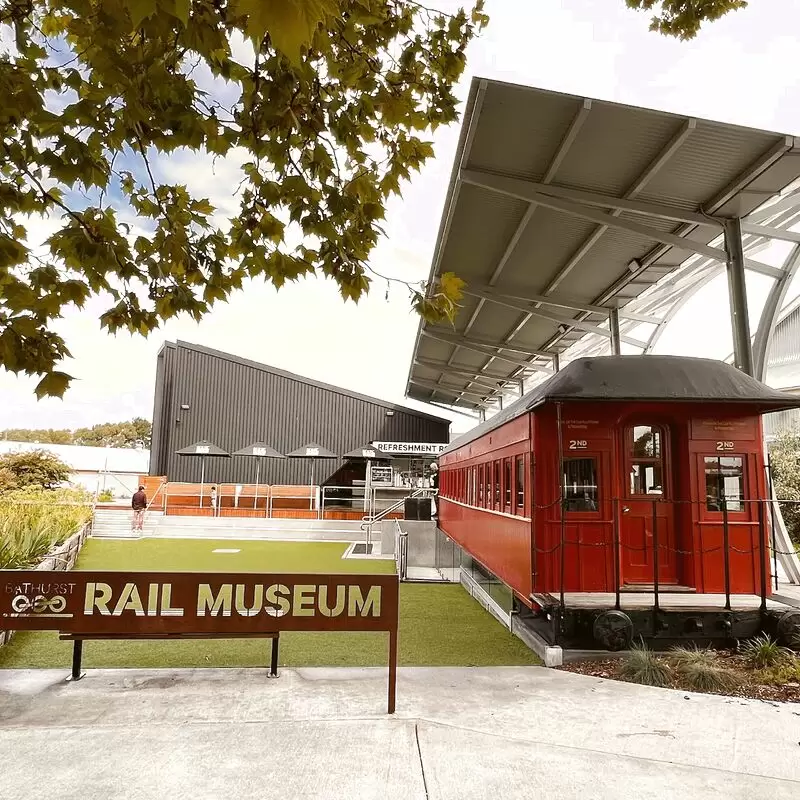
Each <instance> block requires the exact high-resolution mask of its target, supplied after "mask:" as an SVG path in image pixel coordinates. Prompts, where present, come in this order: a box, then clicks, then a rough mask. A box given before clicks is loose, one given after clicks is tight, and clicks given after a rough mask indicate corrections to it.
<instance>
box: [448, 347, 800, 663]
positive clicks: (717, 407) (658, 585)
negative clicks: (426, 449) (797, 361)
mask: <svg viewBox="0 0 800 800" xmlns="http://www.w3.org/2000/svg"><path fill="white" fill-rule="evenodd" d="M793 407H800V398H797V397H794V396H792V395H788V394H785V393H782V392H778V391H775V390H772V389H770V388H769V387H767V386H765V385H763V384H761V383H760V382H758V381H756V380H755V379H753V378H751V377H749V376H747V375H745V374H744V373H742V372H740V371H738V370H736V369H735V368H733V367H732V366H729V365H728V364H725V363H723V362H720V361H713V360H708V359H695V358H681V357H675V356H607V357H599V358H582V359H578V360H576V361H573V362H572V363H570V364H569V365H568V366H567V367H565V368H564V369H563V370H562V371H560V372H558V373H557V374H556V375H554V376H553V377H552V378H550V379H549V380H548V381H546V382H545V383H543V384H541V385H540V386H538V387H536V388H535V389H533V391H531V392H529V393H528V394H526V395H525V396H523V397H522V398H520V399H519V400H518V401H517V402H516V403H514V404H513V405H511V406H509V407H508V408H507V409H505V410H504V411H502V412H500V413H499V414H497V415H496V416H494V417H493V418H492V419H490V420H489V421H488V422H486V423H484V424H482V425H479V426H478V427H477V428H475V429H474V430H473V431H471V432H470V433H468V434H466V435H465V436H463V437H461V438H460V439H458V440H456V441H455V442H453V443H452V444H451V445H450V446H449V447H448V448H447V450H445V451H444V453H443V454H442V456H441V457H440V461H439V463H440V468H441V478H440V495H441V499H440V510H439V520H440V523H439V524H440V527H441V529H442V530H443V531H444V533H445V534H446V535H447V536H449V537H450V538H451V539H453V540H454V541H455V542H456V543H457V544H458V545H459V546H460V547H461V548H463V550H465V551H466V552H467V553H468V554H469V555H470V556H471V557H472V558H473V559H475V560H477V561H478V562H479V563H480V564H481V565H482V567H483V568H484V570H485V571H487V572H489V573H492V574H493V575H494V576H496V577H497V578H498V579H499V580H500V581H502V582H503V583H505V584H506V585H507V586H508V587H509V588H510V589H511V590H512V592H513V595H514V598H515V600H514V602H515V605H516V608H517V611H519V612H522V614H523V616H528V617H533V618H538V619H541V618H546V619H547V623H548V626H549V625H550V623H551V622H552V626H550V627H548V629H547V630H548V631H550V634H549V638H550V639H552V640H557V641H562V642H569V641H573V642H575V643H578V642H580V643H581V644H582V645H587V644H589V643H590V642H589V641H588V640H589V639H592V640H593V642H594V644H595V646H598V645H602V646H605V647H614V646H616V645H619V646H622V645H624V644H627V643H629V642H630V640H631V638H632V637H633V636H634V635H640V634H641V635H647V636H657V637H658V636H662V638H668V639H680V638H683V637H684V636H693V637H694V638H708V639H720V638H723V639H729V638H739V636H740V635H745V634H746V635H752V629H753V628H754V626H756V627H764V625H767V627H768V624H767V623H768V622H769V620H768V618H770V619H771V617H774V616H775V615H774V614H771V613H770V609H769V608H768V600H767V598H768V596H769V595H770V591H771V590H770V585H771V581H770V567H769V558H770V553H769V543H770V537H769V526H770V517H769V512H770V506H769V504H768V498H769V492H768V486H767V476H766V469H765V459H764V451H763V436H762V429H761V415H762V414H764V413H766V412H769V411H776V410H779V409H786V408H793ZM679 595H680V596H679ZM710 595H716V598H714V597H710ZM732 597H733V600H734V602H733V604H732V602H731V598H732ZM634 598H635V599H636V602H635V603H634V602H633V599H634ZM665 598H669V599H665ZM743 598H750V600H751V601H753V600H755V601H756V602H755V603H753V602H749V603H748V602H747V601H745V600H744V599H743ZM717 601H719V602H717ZM737 602H738V604H739V607H740V608H739V611H738V612H737ZM676 604H677V611H678V613H677V614H672V615H670V613H669V610H670V607H673V610H674V607H675V606H676ZM773 605H774V604H773ZM645 607H646V611H647V613H644V614H643V613H640V612H643V611H645ZM653 608H654V609H655V612H656V614H657V619H656V621H655V623H654V622H653V616H652V613H651V612H652V611H653ZM687 609H688V610H687ZM703 609H706V611H707V612H708V613H710V614H711V617H709V616H708V613H706V612H704V611H703ZM784 612H785V609H784ZM789 613H790V615H791V614H792V612H789ZM603 615H604V616H603ZM798 616H800V612H796V613H795V614H794V617H793V618H792V619H793V621H792V622H791V626H790V627H792V630H794V626H795V625H796V626H797V627H798V629H799V630H800V620H798V619H797V617H798ZM787 624H789V623H788V622H786V621H784V625H783V627H784V628H785V627H786V625H787ZM551 628H552V630H551Z"/></svg>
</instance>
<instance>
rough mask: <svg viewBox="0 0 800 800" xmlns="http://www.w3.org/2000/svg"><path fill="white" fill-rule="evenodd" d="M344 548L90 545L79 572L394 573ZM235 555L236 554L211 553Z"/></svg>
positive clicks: (201, 542)
mask: <svg viewBox="0 0 800 800" xmlns="http://www.w3.org/2000/svg"><path fill="white" fill-rule="evenodd" d="M347 547H348V545H347V544H345V543H344V542H275V541H269V542H254V541H233V540H231V539H138V540H135V541H124V540H123V541H114V540H112V539H90V540H89V541H88V542H86V544H85V545H84V548H83V550H82V551H81V554H80V558H79V559H78V564H77V569H110V570H164V571H175V572H179V571H181V572H182V571H186V572H215V571H216V572H315V573H319V572H330V573H334V572H346V573H375V572H381V573H392V572H394V571H395V565H394V561H391V560H388V559H382V558H369V559H366V558H342V556H343V555H344V552H345V550H347ZM215 550H238V551H239V552H238V553H215V552H214V551H215Z"/></svg>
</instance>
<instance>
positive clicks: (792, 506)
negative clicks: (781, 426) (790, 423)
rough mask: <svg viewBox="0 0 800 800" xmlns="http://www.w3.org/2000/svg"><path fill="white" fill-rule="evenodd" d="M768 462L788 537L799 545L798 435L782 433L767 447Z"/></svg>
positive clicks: (794, 432) (799, 453) (788, 432)
mask: <svg viewBox="0 0 800 800" xmlns="http://www.w3.org/2000/svg"><path fill="white" fill-rule="evenodd" d="M769 461H770V464H771V466H772V474H773V477H774V480H775V494H776V495H777V496H778V499H779V500H785V501H788V502H784V503H781V504H780V508H781V515H782V516H783V521H784V522H785V523H786V528H787V530H788V531H789V535H790V536H791V537H792V539H793V540H794V542H795V544H800V503H798V502H796V501H798V500H800V434H799V433H798V432H797V431H784V432H782V433H780V434H779V435H778V436H777V437H776V438H775V441H774V442H772V444H770V446H769Z"/></svg>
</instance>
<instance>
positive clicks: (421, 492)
mask: <svg viewBox="0 0 800 800" xmlns="http://www.w3.org/2000/svg"><path fill="white" fill-rule="evenodd" d="M437 492H438V490H437V489H431V488H430V487H419V488H417V489H414V490H413V491H412V492H411V494H408V495H406V496H405V497H401V498H400V499H399V500H398V501H397V502H396V503H393V504H392V505H390V506H389V507H388V508H384V509H383V511H381V512H379V513H378V514H372V515H371V516H370V515H367V516H365V517H364V518H363V519H362V520H361V530H362V531H364V532H365V533H366V549H367V552H369V547H370V543H371V542H370V540H371V539H372V526H373V525H374V524H375V523H376V522H380V521H381V520H383V519H385V518H386V517H387V516H388V515H389V514H391V513H392V512H393V511H396V510H397V509H398V508H400V506H402V505H403V504H404V503H405V501H406V500H407V499H408V498H409V497H420V496H425V497H427V496H434V495H436V494H437Z"/></svg>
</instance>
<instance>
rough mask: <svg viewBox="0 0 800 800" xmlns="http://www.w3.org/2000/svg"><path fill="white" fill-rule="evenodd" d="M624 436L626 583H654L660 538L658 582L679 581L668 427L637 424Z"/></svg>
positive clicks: (622, 501)
mask: <svg viewBox="0 0 800 800" xmlns="http://www.w3.org/2000/svg"><path fill="white" fill-rule="evenodd" d="M624 436H625V441H624V447H623V455H624V464H623V473H622V478H623V491H622V496H621V499H620V501H619V503H618V508H619V520H620V524H619V530H620V550H621V552H620V562H621V582H622V585H623V586H626V585H627V586H631V585H647V586H650V585H652V584H653V579H654V573H653V565H654V543H655V541H656V536H655V534H657V537H658V580H659V583H677V569H676V563H677V560H676V557H675V526H674V520H675V514H674V510H673V508H672V504H671V500H672V498H673V496H674V495H673V491H672V474H671V472H670V469H669V466H670V464H669V456H670V453H669V447H668V443H669V439H670V435H669V428H667V427H665V426H658V425H632V426H630V427H626V428H624ZM654 501H657V502H654ZM658 501H664V502H658Z"/></svg>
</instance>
